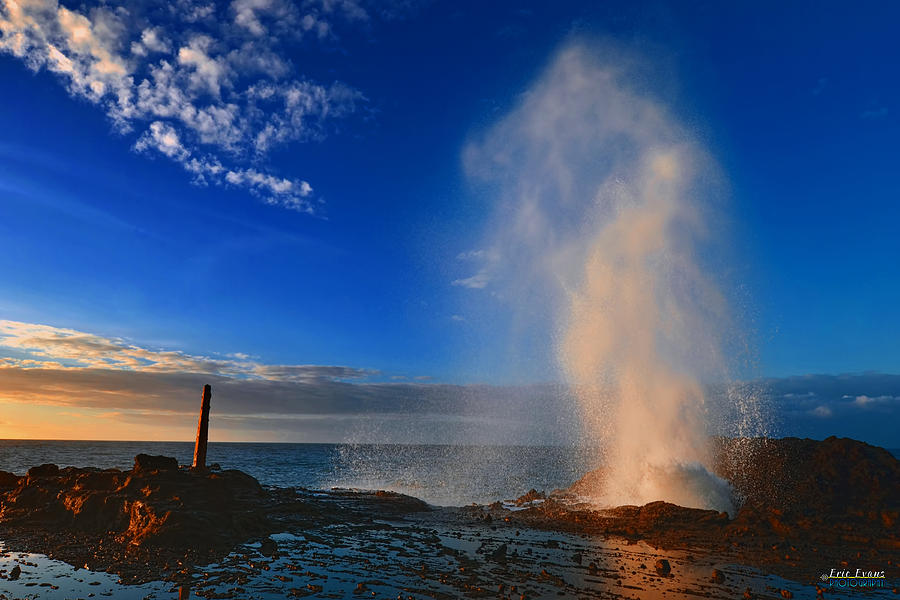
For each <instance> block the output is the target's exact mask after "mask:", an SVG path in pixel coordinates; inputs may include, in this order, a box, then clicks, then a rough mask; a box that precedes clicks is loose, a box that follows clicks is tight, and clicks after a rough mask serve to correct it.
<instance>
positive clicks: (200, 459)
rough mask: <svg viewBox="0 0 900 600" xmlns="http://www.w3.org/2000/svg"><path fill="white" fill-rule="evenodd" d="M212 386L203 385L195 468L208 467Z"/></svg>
mask: <svg viewBox="0 0 900 600" xmlns="http://www.w3.org/2000/svg"><path fill="white" fill-rule="evenodd" d="M211 397H212V388H211V387H210V386H209V384H208V383H207V384H206V385H204V386H203V400H202V401H201V403H200V421H199V422H198V423H197V443H196V444H195V445H194V465H193V466H194V468H195V469H205V468H206V442H207V441H208V440H209V400H210V398H211Z"/></svg>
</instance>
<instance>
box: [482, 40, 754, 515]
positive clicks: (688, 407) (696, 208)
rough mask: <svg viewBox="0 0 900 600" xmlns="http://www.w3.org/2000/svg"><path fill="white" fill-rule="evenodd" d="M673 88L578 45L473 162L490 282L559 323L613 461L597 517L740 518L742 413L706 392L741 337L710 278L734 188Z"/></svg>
mask: <svg viewBox="0 0 900 600" xmlns="http://www.w3.org/2000/svg"><path fill="white" fill-rule="evenodd" d="M658 75H659V72H654V71H653V70H652V68H650V67H648V64H647V63H644V62H641V61H639V60H637V59H635V58H634V57H633V56H631V55H630V54H629V53H627V52H623V51H622V50H621V49H619V48H615V47H613V46H611V45H609V44H595V43H584V42H577V43H572V44H569V45H568V46H566V47H565V48H563V49H562V50H561V51H560V52H559V53H558V54H557V55H556V57H555V58H554V59H553V60H552V61H551V62H550V64H549V65H548V66H547V68H546V69H545V71H544V72H543V74H542V75H541V76H540V77H539V78H538V80H537V81H536V82H535V83H534V84H533V85H532V86H531V87H530V89H529V90H528V91H527V93H525V94H524V95H523V96H522V97H521V99H520V101H519V103H518V105H517V106H516V107H515V108H514V109H513V110H512V111H510V112H509V114H507V115H506V116H505V117H504V118H503V119H502V120H501V121H500V122H498V123H497V124H496V125H494V126H493V127H491V128H490V129H489V130H488V131H487V132H485V134H484V135H483V137H482V139H480V140H478V141H477V142H474V143H472V144H471V145H470V146H469V147H468V149H467V151H466V155H465V159H466V165H467V167H468V168H469V170H470V172H471V173H473V174H476V175H481V176H483V177H485V178H487V179H489V180H492V181H495V182H497V183H499V187H498V189H499V194H500V196H501V200H500V205H499V208H498V211H497V214H496V215H495V218H496V221H495V222H494V225H493V227H492V229H491V234H490V236H489V242H488V244H487V246H486V247H485V249H484V250H483V251H482V252H481V255H482V256H484V257H488V259H489V260H486V261H485V262H484V264H482V265H481V270H480V271H479V272H478V273H477V274H476V276H475V277H477V278H478V279H477V280H478V282H479V283H481V284H483V285H482V287H488V288H493V289H495V290H499V291H498V292H497V296H498V297H500V298H506V299H508V300H509V302H510V304H515V303H519V306H518V307H515V308H516V309H517V310H521V311H523V312H527V313H528V314H532V315H533V314H544V315H548V316H550V318H551V320H552V322H553V323H554V327H555V328H556V329H557V332H556V334H555V335H554V337H555V342H554V344H555V348H554V354H555V355H556V358H557V360H558V363H559V365H560V371H561V373H562V374H563V376H564V378H565V379H566V381H567V382H568V383H569V385H570V387H571V392H572V396H574V398H576V401H577V403H578V405H579V410H580V415H581V426H582V430H583V431H582V436H583V442H584V443H585V444H590V445H595V446H597V447H598V448H599V450H598V452H599V454H600V456H598V465H600V466H602V469H603V471H602V472H603V474H604V476H603V477H602V478H600V479H599V481H600V483H599V484H598V486H597V487H596V489H594V490H593V492H592V494H591V495H592V498H591V499H592V500H593V501H594V502H595V503H597V504H601V505H621V504H645V503H647V502H651V501H655V500H666V501H669V502H674V503H677V504H680V505H683V506H689V507H698V508H712V509H717V510H723V511H728V512H733V508H734V507H733V504H732V500H731V493H730V488H729V486H728V484H727V483H726V482H725V481H723V480H722V479H720V478H719V477H717V476H715V475H714V474H713V473H712V469H711V457H710V448H709V442H708V440H709V436H710V433H711V428H712V427H713V426H716V427H717V428H719V426H721V418H722V417H721V415H723V414H729V415H732V417H729V418H735V417H734V415H736V414H738V413H736V412H735V410H734V407H724V406H721V405H720V404H719V403H720V402H725V401H726V400H724V398H726V396H722V398H721V399H716V400H715V401H712V400H710V399H708V398H707V394H706V391H705V390H706V386H707V384H710V383H717V384H721V383H722V382H723V381H726V380H727V377H726V365H725V361H724V360H723V352H722V348H723V347H724V345H725V344H727V343H728V341H727V340H726V337H727V334H728V333H729V332H730V330H731V325H730V321H729V317H728V310H727V304H728V303H727V302H726V300H725V296H724V295H723V294H721V293H720V292H719V290H718V288H717V285H716V283H715V281H714V279H713V278H712V277H710V276H709V275H708V273H710V272H712V271H713V269H711V268H710V264H712V263H715V262H717V261H718V262H721V261H719V255H718V254H717V253H716V251H715V248H716V243H717V242H718V241H719V240H717V236H715V235H712V233H713V232H714V231H715V230H716V216H715V215H716V214H717V210H715V207H714V205H715V203H716V202H717V200H716V198H718V197H719V196H721V194H720V191H721V189H720V188H721V186H720V183H719V178H718V176H717V170H716V168H715V166H714V164H713V161H712V160H710V158H709V156H708V154H707V153H706V152H705V151H704V149H703V148H702V147H701V145H700V144H699V143H698V142H697V141H696V140H695V139H694V137H693V136H692V135H691V133H690V131H689V130H688V129H687V128H686V127H684V126H683V125H681V124H680V123H679V122H677V120H676V119H675V118H674V117H673V116H672V113H671V112H670V110H669V109H667V107H666V106H664V105H663V103H662V102H661V100H660V98H661V92H660V88H659V85H658V82H659V81H660V80H662V79H665V78H659V77H658ZM510 299H511V300H510ZM526 305H527V306H526ZM738 418H739V417H738Z"/></svg>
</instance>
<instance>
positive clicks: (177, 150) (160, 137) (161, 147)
mask: <svg viewBox="0 0 900 600" xmlns="http://www.w3.org/2000/svg"><path fill="white" fill-rule="evenodd" d="M134 148H135V150H138V151H144V150H147V149H149V148H153V149H154V150H158V151H159V152H161V153H162V154H165V155H166V156H168V157H169V158H174V159H176V160H184V159H186V158H187V157H188V156H189V155H190V153H189V152H188V151H187V149H186V148H185V147H184V146H183V145H182V144H181V140H180V139H178V132H177V131H175V128H174V127H172V126H171V125H168V124H166V123H163V122H162V121H154V122H153V123H150V128H149V129H148V130H147V131H146V132H145V133H144V135H142V136H141V137H140V138H139V139H138V141H137V142H135V144H134Z"/></svg>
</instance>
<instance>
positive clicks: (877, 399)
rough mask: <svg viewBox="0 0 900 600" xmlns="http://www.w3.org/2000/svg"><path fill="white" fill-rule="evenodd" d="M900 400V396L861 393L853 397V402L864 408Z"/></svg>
mask: <svg viewBox="0 0 900 600" xmlns="http://www.w3.org/2000/svg"><path fill="white" fill-rule="evenodd" d="M896 402H900V396H887V395H884V396H866V395H861V396H857V397H856V398H854V399H853V404H855V405H856V406H859V407H862V408H870V407H872V406H878V405H887V404H893V403H896Z"/></svg>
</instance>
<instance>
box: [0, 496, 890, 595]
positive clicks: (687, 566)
mask: <svg viewBox="0 0 900 600" xmlns="http://www.w3.org/2000/svg"><path fill="white" fill-rule="evenodd" d="M273 538H274V540H275V541H276V543H277V545H278V550H279V551H278V554H277V556H275V557H265V556H262V555H261V554H260V553H259V549H260V544H259V543H256V544H248V545H247V546H244V547H242V548H241V549H239V551H237V552H235V553H234V554H232V555H230V556H229V557H228V558H226V559H225V560H223V561H222V562H221V563H219V564H214V565H208V566H206V567H203V568H200V569H197V570H196V571H195V572H194V573H193V574H192V575H191V577H192V582H191V583H190V584H184V585H181V586H177V585H175V586H173V584H171V583H165V582H151V583H147V584H141V585H123V584H121V583H119V582H118V581H117V577H116V576H114V575H108V574H106V573H97V572H93V571H86V570H84V569H75V568H73V567H72V566H71V565H67V564H65V563H62V562H59V561H55V560H52V559H49V558H47V557H46V556H43V555H37V554H18V553H2V554H0V577H3V576H5V574H6V573H9V571H10V570H11V569H12V568H13V566H14V565H19V566H20V567H21V571H22V572H21V576H20V578H19V579H18V580H16V581H8V580H6V579H2V580H0V598H4V599H8V598H28V599H29V600H43V599H48V600H63V599H65V598H88V597H111V598H115V599H117V600H118V599H122V600H164V599H168V598H175V597H178V598H189V597H190V594H191V592H193V594H194V595H195V596H197V597H207V598H209V597H219V598H257V599H260V600H275V599H281V598H285V597H311V598H317V597H318V598H324V597H332V598H335V597H337V598H354V597H369V598H371V597H374V598H382V599H383V598H396V597H397V596H398V594H402V595H403V597H404V598H407V597H410V596H411V597H412V598H415V599H417V600H419V599H421V600H424V599H425V598H434V597H438V598H441V597H443V598H460V597H471V596H488V595H489V596H495V595H496V596H498V597H503V598H519V597H520V596H521V595H523V594H524V595H525V597H526V598H531V599H539V598H547V599H550V598H553V599H556V598H560V597H567V598H608V599H620V598H660V597H663V595H664V597H665V598H672V599H679V598H680V599H685V600H688V599H689V600H695V599H696V598H697V597H698V596H699V597H706V598H714V599H715V598H720V599H724V598H740V597H741V596H742V595H743V593H744V590H745V589H746V588H748V587H749V588H750V589H751V590H752V591H753V593H754V594H756V596H755V597H779V593H778V590H782V589H785V590H789V591H791V592H792V593H793V594H794V596H795V597H798V598H800V597H812V596H813V595H814V592H811V588H810V587H806V586H801V585H800V584H797V583H792V582H787V581H785V580H783V579H780V578H778V577H774V576H767V575H764V574H761V573H759V572H758V571H755V570H753V569H749V568H746V567H741V566H738V565H733V564H727V563H722V562H721V561H719V560H717V559H716V558H715V557H714V556H710V555H704V554H702V553H700V552H696V551H691V552H688V551H672V552H668V551H660V550H657V549H655V548H653V547H651V546H649V545H647V544H644V543H640V542H639V543H634V544H629V543H628V542H625V541H621V540H602V539H599V538H594V537H588V536H580V535H570V534H562V533H551V532H546V531H536V530H529V529H523V528H517V527H515V526H512V525H511V524H509V523H505V522H503V521H500V520H497V521H495V522H492V523H485V522H483V521H480V522H478V521H476V520H473V519H472V518H471V516H463V515H461V514H460V513H458V512H455V511H438V512H437V513H431V514H430V515H428V516H424V517H423V518H422V519H419V520H416V521H414V522H403V523H389V522H386V521H374V522H372V523H368V524H363V525H351V524H338V525H332V526H327V527H322V528H317V529H316V530H315V531H311V532H306V533H303V534H298V535H292V534H280V535H275V536H273ZM659 559H665V560H667V561H668V562H669V564H670V565H671V576H669V577H667V576H662V575H660V574H659V573H658V572H657V570H656V569H655V564H656V561H657V560H659ZM713 569H717V570H719V571H720V572H721V573H722V574H723V576H724V579H723V580H722V581H721V582H720V583H713V582H711V581H710V576H711V574H712V571H713ZM882 592H884V595H883V597H888V596H887V595H886V594H888V593H889V590H882ZM829 597H830V598H847V600H849V599H850V598H851V597H858V592H857V593H856V595H855V596H854V595H852V594H845V595H844V596H841V595H834V594H829ZM867 597H870V598H871V597H882V596H880V595H878V594H876V595H874V596H872V595H869V596H867Z"/></svg>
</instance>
